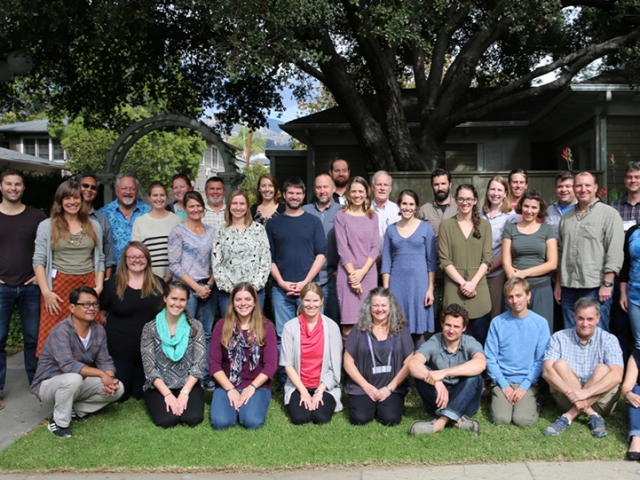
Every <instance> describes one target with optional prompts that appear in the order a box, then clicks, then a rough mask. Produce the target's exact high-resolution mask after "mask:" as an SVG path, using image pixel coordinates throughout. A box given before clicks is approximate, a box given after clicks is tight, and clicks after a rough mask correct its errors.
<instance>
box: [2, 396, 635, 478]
mask: <svg viewBox="0 0 640 480" xmlns="http://www.w3.org/2000/svg"><path fill="white" fill-rule="evenodd" d="M406 405H407V408H406V415H405V417H404V420H403V422H402V423H401V424H400V425H399V426H397V427H392V428H389V427H383V426H381V425H379V424H378V423H375V422H374V423H372V424H369V425H366V426H363V427H354V426H352V425H350V424H349V419H348V412H347V411H346V410H345V411H343V412H340V413H338V414H336V415H335V416H334V418H333V420H332V421H331V423H329V424H328V425H322V426H316V425H305V426H294V425H292V424H291V422H290V421H289V419H288V416H287V415H286V412H285V409H284V407H283V405H282V397H279V398H275V399H274V401H272V403H271V408H270V410H269V414H268V417H267V424H266V425H265V426H264V427H263V428H261V429H259V430H256V431H248V430H245V429H243V428H240V427H236V428H232V429H229V430H226V431H214V430H212V429H211V426H210V425H209V422H208V420H207V419H208V406H207V410H206V412H205V421H204V422H203V423H202V424H201V425H199V426H198V427H196V428H193V429H191V428H188V427H182V426H179V427H176V428H174V429H170V430H163V429H162V428H158V427H155V426H154V425H153V423H152V422H151V419H150V417H149V416H148V414H147V410H146V406H145V404H144V401H136V400H133V399H130V400H129V401H127V402H126V403H124V404H118V405H110V406H109V407H107V408H106V409H104V410H103V411H102V412H99V413H98V414H96V415H94V416H92V417H91V418H90V419H89V420H88V421H87V422H85V423H80V424H78V423H73V424H72V430H73V437H71V438H67V439H58V438H55V437H54V436H53V435H51V433H49V431H48V430H47V428H46V426H45V424H44V423H43V424H42V425H40V426H38V427H37V428H36V429H35V430H34V431H32V432H31V433H29V434H28V435H26V436H25V437H23V438H21V439H19V440H17V441H16V442H15V443H14V444H13V445H11V446H9V447H8V448H6V449H5V450H4V451H2V452H0V471H3V473H6V472H8V471H19V470H28V471H47V470H100V471H118V470H127V471H154V470H155V471H163V470H164V471H171V470H181V471H183V470H186V469H193V470H208V471H214V470H265V469H266V470H268V469H288V468H305V467H316V466H322V467H329V466H351V467H359V466H363V465H383V466H390V465H416V464H423V465H438V464H454V463H503V462H518V461H533V460H537V461H558V460H560V461H562V460H612V459H613V460H619V459H623V458H624V452H625V451H626V435H627V428H628V426H627V408H626V405H625V404H624V403H623V402H620V404H619V405H618V408H617V409H616V412H615V413H614V414H613V416H612V417H610V418H608V419H607V427H608V431H609V436H608V437H606V438H603V439H594V438H592V437H591V435H590V434H589V428H588V426H587V425H586V420H584V419H580V420H579V421H577V422H575V423H574V424H573V425H572V427H571V428H570V429H569V430H568V431H567V432H566V433H565V434H564V435H562V436H561V437H557V438H547V437H545V436H543V435H542V433H541V430H542V429H543V428H544V427H546V426H547V425H548V424H549V423H551V422H553V421H554V420H555V418H556V417H557V415H558V414H559V413H560V412H558V411H557V410H556V408H555V407H554V406H553V405H552V400H551V399H549V400H548V401H547V406H546V408H545V409H544V411H543V413H542V415H541V417H540V420H539V421H538V423H537V424H536V425H534V426H533V427H531V428H528V429H519V428H517V427H514V426H502V427H496V426H494V425H492V424H491V423H490V422H489V419H488V409H487V405H488V403H487V401H483V403H482V406H481V409H480V412H478V414H477V415H476V418H477V419H479V420H480V423H481V425H482V433H481V434H480V436H476V435H474V434H472V433H469V432H461V431H458V430H455V429H447V430H446V431H445V432H443V433H440V434H437V435H433V436H424V435H423V436H418V437H411V436H409V435H408V434H407V430H408V428H409V425H410V424H411V422H413V421H414V420H416V419H423V418H426V415H425V413H424V410H423V407H422V405H421V403H420V400H419V398H417V397H416V396H414V395H411V394H409V395H408V396H407V401H406Z"/></svg>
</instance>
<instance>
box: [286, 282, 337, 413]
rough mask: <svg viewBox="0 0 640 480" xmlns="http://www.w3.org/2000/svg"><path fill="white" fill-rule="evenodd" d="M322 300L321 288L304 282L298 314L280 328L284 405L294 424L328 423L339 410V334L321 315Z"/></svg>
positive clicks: (331, 322)
mask: <svg viewBox="0 0 640 480" xmlns="http://www.w3.org/2000/svg"><path fill="white" fill-rule="evenodd" d="M323 303H324V294H323V292H322V287H321V286H320V285H318V284H317V283H313V282H312V283H307V284H306V285H305V286H304V287H302V290H301V291H300V306H301V310H302V311H301V312H300V315H299V316H297V317H296V318H292V319H291V320H289V321H288V322H287V323H285V325H284V328H283V329H282V346H281V349H280V365H281V366H283V367H284V369H285V372H286V373H287V383H286V384H285V386H284V404H285V405H286V406H287V409H288V410H289V414H290V415H291V421H292V422H293V423H294V424H296V425H302V424H304V423H309V422H313V423H316V424H322V423H327V422H329V421H331V417H332V415H333V413H334V412H339V411H340V410H342V403H341V402H340V393H341V392H340V375H341V369H342V337H341V335H340V328H339V327H338V326H337V325H336V323H335V322H334V321H333V320H331V319H330V318H328V317H325V316H324V315H323V314H322V304H323Z"/></svg>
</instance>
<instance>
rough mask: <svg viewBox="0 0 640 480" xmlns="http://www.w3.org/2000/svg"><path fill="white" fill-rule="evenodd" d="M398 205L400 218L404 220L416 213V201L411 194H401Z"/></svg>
mask: <svg viewBox="0 0 640 480" xmlns="http://www.w3.org/2000/svg"><path fill="white" fill-rule="evenodd" d="M399 207H400V215H402V218H403V219H405V220H409V219H410V218H413V216H414V215H415V213H416V209H417V208H418V206H417V205H416V201H415V200H414V199H413V197H412V196H411V195H403V196H402V200H401V201H400V205H399Z"/></svg>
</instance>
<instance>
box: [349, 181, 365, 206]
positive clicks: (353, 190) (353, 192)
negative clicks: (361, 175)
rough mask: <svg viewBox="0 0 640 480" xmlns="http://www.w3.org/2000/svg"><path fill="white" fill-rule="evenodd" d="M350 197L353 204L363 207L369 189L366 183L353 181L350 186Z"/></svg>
mask: <svg viewBox="0 0 640 480" xmlns="http://www.w3.org/2000/svg"><path fill="white" fill-rule="evenodd" d="M348 197H349V200H350V201H351V205H352V206H354V207H358V208H362V206H363V204H364V201H365V199H366V198H367V189H366V188H365V187H364V185H361V184H359V183H356V182H353V183H352V184H351V186H350V187H349V192H348Z"/></svg>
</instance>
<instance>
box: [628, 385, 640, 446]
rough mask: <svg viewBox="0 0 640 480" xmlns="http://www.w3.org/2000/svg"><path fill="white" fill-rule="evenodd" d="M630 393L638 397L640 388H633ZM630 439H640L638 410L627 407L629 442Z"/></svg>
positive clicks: (639, 414) (639, 415)
mask: <svg viewBox="0 0 640 480" xmlns="http://www.w3.org/2000/svg"><path fill="white" fill-rule="evenodd" d="M632 392H633V393H635V394H636V395H640V386H638V385H636V386H635V387H633V390H632ZM631 437H640V408H636V407H634V406H632V405H629V441H631Z"/></svg>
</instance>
